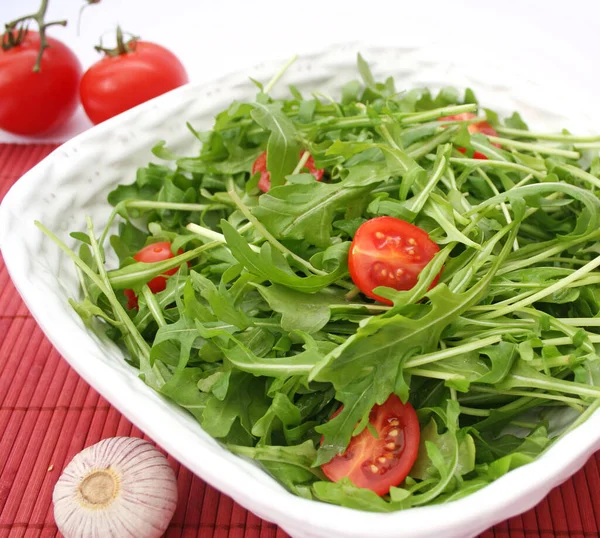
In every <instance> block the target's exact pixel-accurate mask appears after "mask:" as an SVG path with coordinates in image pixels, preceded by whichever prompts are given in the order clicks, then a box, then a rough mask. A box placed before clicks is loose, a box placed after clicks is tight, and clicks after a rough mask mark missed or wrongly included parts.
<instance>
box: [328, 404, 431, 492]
mask: <svg viewBox="0 0 600 538" xmlns="http://www.w3.org/2000/svg"><path fill="white" fill-rule="evenodd" d="M341 410H342V408H341V407H340V409H338V410H337V412H336V413H335V414H334V415H333V417H332V418H334V417H335V416H336V415H337V414H338V413H339V412H340V411H341ZM369 422H370V423H371V425H372V426H373V427H374V428H375V431H377V435H378V437H379V438H378V439H376V438H375V437H374V436H373V434H372V433H371V432H370V431H369V429H368V428H365V429H364V430H363V431H362V432H361V433H359V434H358V435H357V436H356V437H353V438H352V440H351V441H350V444H349V445H348V448H347V449H346V451H345V452H344V453H343V454H340V455H338V456H335V457H334V458H333V459H332V460H331V461H329V462H327V463H325V464H323V465H322V466H321V470H322V471H323V472H324V473H325V476H327V478H329V479H330V480H332V481H333V482H337V481H339V480H341V479H342V478H344V477H345V476H347V477H348V478H349V479H350V481H351V482H352V483H353V484H354V485H355V486H358V487H359V488H367V489H370V490H371V491H374V492H375V493H377V495H385V494H386V493H389V491H390V488H391V487H392V486H398V485H400V484H401V483H402V481H403V480H404V479H405V478H406V477H407V476H408V473H409V472H410V470H411V468H412V466H413V465H414V463H415V460H416V459H417V455H418V452H419V441H420V437H421V431H420V429H419V421H418V419H417V414H416V413H415V410H414V409H413V407H412V405H410V403H408V402H407V403H405V404H403V403H402V401H401V400H400V398H398V396H396V395H395V394H392V395H391V396H390V397H389V398H388V399H387V400H386V402H385V403H384V404H383V405H376V406H374V407H373V409H372V410H371V414H370V415H369Z"/></svg>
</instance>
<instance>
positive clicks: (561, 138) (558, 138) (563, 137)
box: [496, 127, 600, 142]
mask: <svg viewBox="0 0 600 538" xmlns="http://www.w3.org/2000/svg"><path fill="white" fill-rule="evenodd" d="M496 131H498V132H499V133H501V134H505V135H509V136H518V137H522V138H537V139H538V140H552V141H554V142H600V135H593V136H576V135H571V134H562V133H556V134H554V133H535V132H531V131H524V130H522V129H510V128H508V127H497V128H496Z"/></svg>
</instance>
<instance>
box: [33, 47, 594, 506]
mask: <svg viewBox="0 0 600 538" xmlns="http://www.w3.org/2000/svg"><path fill="white" fill-rule="evenodd" d="M358 70H359V73H360V75H361V78H362V80H363V82H362V83H361V82H359V81H357V80H353V81H350V82H348V83H347V84H346V85H345V86H344V87H343V88H342V89H341V100H340V101H334V100H332V99H331V98H327V99H325V98H324V97H323V96H321V95H319V94H313V95H312V96H310V98H305V97H303V96H302V94H301V93H300V92H299V91H298V90H297V89H296V88H293V87H292V88H290V90H291V96H290V97H289V98H287V99H274V98H272V97H271V96H270V95H269V92H270V90H271V88H272V87H273V85H274V84H275V83H276V82H277V81H278V80H279V78H280V77H281V76H282V74H283V71H282V72H280V73H278V74H277V75H276V76H275V77H274V79H273V80H272V81H271V82H269V83H268V84H266V85H265V86H264V88H263V86H262V85H260V84H258V86H259V89H260V92H259V93H258V95H257V97H256V100H255V101H252V102H234V103H232V104H231V106H230V107H229V108H228V109H227V110H224V111H222V112H221V113H219V114H218V115H217V117H216V119H215V123H214V126H213V128H212V130H210V131H208V132H201V133H198V132H197V131H196V130H195V129H194V128H193V127H192V126H189V127H190V130H191V131H192V134H193V135H194V136H196V137H197V138H198V139H199V140H200V141H201V142H202V148H201V150H200V151H199V153H198V154H197V155H193V156H186V157H179V156H177V155H174V154H173V153H172V152H171V151H170V150H168V148H167V147H166V145H165V143H164V142H160V143H158V144H157V145H156V146H155V148H154V149H153V152H154V154H155V155H156V156H158V157H160V158H161V159H163V160H164V161H165V164H162V165H155V164H149V165H148V166H147V167H145V168H141V169H140V170H138V173H137V175H136V177H135V180H134V181H133V182H132V183H130V184H126V185H120V186H119V187H117V188H116V189H115V190H113V191H112V192H111V193H110V194H109V196H108V202H109V203H110V204H111V205H112V206H113V207H114V210H113V213H112V215H111V217H110V219H109V221H108V222H107V223H106V227H105V229H104V231H103V233H102V234H101V235H100V237H98V238H97V237H96V236H95V235H94V231H93V226H92V223H91V221H88V227H87V230H86V233H82V232H74V233H73V234H72V237H73V238H74V239H76V240H78V241H80V242H81V246H80V251H79V254H77V253H75V252H73V251H72V250H71V249H70V248H69V247H68V246H67V245H66V244H65V243H63V242H62V241H61V240H60V239H59V238H57V237H56V236H55V235H54V234H52V232H50V231H49V230H47V229H45V228H44V227H43V225H41V224H39V223H38V224H39V226H40V228H41V229H42V230H43V231H44V232H45V233H47V234H48V235H49V236H50V237H51V238H52V239H53V240H54V241H55V242H56V243H57V244H58V245H59V247H60V248H61V249H62V250H63V251H64V252H65V253H66V254H67V255H68V256H69V257H71V258H72V259H73V261H74V262H75V264H76V266H77V271H78V274H79V276H80V280H81V287H82V297H81V298H79V299H77V300H71V304H72V306H73V308H74V309H75V310H76V311H77V312H78V313H79V314H80V316H81V317H82V319H83V321H84V322H85V324H86V325H87V326H89V327H91V328H93V329H94V330H98V331H104V332H105V333H106V334H107V335H108V336H109V337H110V338H112V339H113V340H115V341H116V342H117V343H118V344H119V345H122V346H123V347H124V348H126V349H127V352H128V361H129V362H130V363H131V364H132V365H133V366H134V367H136V368H138V369H139V371H140V377H141V378H142V379H143V380H144V381H145V382H146V383H147V384H148V385H150V386H151V387H152V388H153V389H155V390H156V391H158V392H159V393H161V394H162V395H164V396H165V397H166V398H168V399H170V400H172V401H173V402H175V403H177V404H179V405H180V406H181V407H182V408H184V409H186V410H187V411H189V412H190V413H191V414H192V415H193V416H194V417H195V418H196V419H197V421H198V422H199V423H200V425H201V426H202V428H203V429H204V430H205V431H206V432H208V433H209V434H210V435H212V436H213V437H215V438H217V439H218V440H219V441H220V442H222V443H223V444H224V445H225V446H226V447H228V448H229V449H230V450H231V451H233V452H234V453H235V454H238V455H240V456H243V457H247V458H251V459H253V460H256V461H257V462H259V463H260V464H261V465H262V466H263V467H264V468H265V470H266V471H267V472H269V473H271V474H272V475H273V476H274V477H276V478H277V479H278V480H279V481H280V482H281V483H282V484H283V485H284V486H285V487H286V488H288V489H289V490H290V491H292V492H294V493H295V494H297V495H300V496H302V497H305V498H309V499H311V498H314V499H318V500H321V501H324V502H329V503H335V504H340V505H343V506H348V507H351V508H356V509H363V510H371V511H378V512H389V511H393V510H400V509H406V508H409V507H411V506H420V505H424V504H430V503H441V502H449V501H452V500H454V499H458V498H461V497H463V496H465V495H468V494H469V493H471V492H474V491H476V490H478V489H480V488H482V487H484V486H485V485H486V484H488V483H489V482H491V481H492V480H495V479H497V478H498V477H500V476H502V475H503V474H505V473H507V472H509V471H510V470H511V469H514V468H516V467H518V466H520V465H524V464H527V463H529V462H530V461H533V460H534V459H535V458H536V457H538V456H539V455H540V454H541V453H542V452H543V451H544V450H545V449H546V448H547V447H548V446H549V445H550V444H551V443H552V442H553V441H554V440H555V439H557V438H558V437H560V436H561V435H563V434H564V431H563V430H561V429H560V428H558V427H554V426H553V417H555V416H556V413H557V412H562V413H565V412H566V413H570V415H568V416H573V417H574V418H573V421H574V422H573V423H574V424H578V423H579V422H580V421H581V420H584V419H585V418H586V417H587V416H589V415H590V414H591V413H592V412H593V411H594V410H595V409H596V408H597V407H598V405H600V356H599V354H598V345H600V272H598V270H597V269H598V266H600V256H599V254H600V246H599V245H600V243H599V242H598V240H599V239H600V232H599V231H598V228H599V224H600V223H599V220H598V219H599V215H600V199H599V197H598V193H599V192H600V177H599V173H600V164H599V163H600V157H598V151H597V149H598V148H599V147H600V144H599V143H600V137H577V136H574V135H570V134H568V133H563V134H544V133H534V132H530V131H529V130H528V127H527V125H526V124H525V123H524V121H523V120H522V119H521V117H520V116H519V115H518V114H517V113H515V114H513V115H512V116H511V117H509V118H507V119H506V120H504V123H502V122H501V121H500V120H499V118H498V115H497V114H495V113H494V112H492V111H489V110H483V109H480V108H479V106H478V104H477V100H476V98H475V95H474V93H473V91H472V90H470V89H467V90H466V92H465V95H464V98H461V97H460V95H459V93H458V92H457V91H456V90H454V89H452V88H445V89H442V90H441V91H440V92H439V93H438V94H437V95H433V94H432V93H431V92H430V91H429V90H427V89H410V90H408V91H405V92H398V91H397V90H396V88H395V85H394V81H393V80H392V79H388V80H386V81H385V82H383V83H382V82H378V81H377V80H376V79H375V77H374V76H373V74H372V72H371V70H370V68H369V66H368V64H367V62H366V61H365V60H364V59H363V58H362V57H359V59H358ZM465 112H470V113H475V114H477V113H478V112H479V113H480V114H481V116H479V117H476V119H469V120H448V119H445V120H444V121H439V119H440V118H445V117H448V116H452V115H455V114H462V113H465ZM486 117H487V121H489V122H491V123H492V124H493V126H494V128H495V129H496V130H497V132H498V133H499V135H500V136H487V135H484V134H481V133H476V134H471V133H469V131H468V129H467V126H468V125H469V124H471V123H474V122H476V121H483V120H484V119H485V118H486ZM459 149H460V150H461V151H459ZM265 150H266V152H267V160H266V162H267V168H268V170H269V173H270V181H271V189H270V191H269V192H268V193H264V194H263V193H261V192H260V191H259V190H258V188H257V183H258V177H257V176H258V174H253V173H252V165H253V163H254V161H255V160H256V158H257V157H258V156H259V155H260V154H261V153H262V152H263V151H265ZM306 152H308V153H310V155H311V156H312V158H313V159H314V161H315V165H316V166H317V167H318V168H323V169H325V176H324V178H323V180H322V181H320V182H318V181H317V180H316V179H315V178H314V177H313V176H312V175H311V174H309V173H307V170H306V168H305V163H306V159H307V157H308V155H307V154H306ZM475 152H478V153H477V154H476V153H475ZM478 154H482V155H484V156H486V157H487V158H486V159H482V158H474V157H475V156H477V155H478ZM381 215H387V216H393V217H397V218H401V219H403V220H406V221H409V222H411V223H413V224H415V225H416V226H419V227H420V228H422V229H424V230H426V231H427V232H428V233H429V235H430V237H431V238H432V239H433V240H434V241H436V242H437V243H438V244H439V245H440V246H441V247H442V249H441V251H440V253H439V254H438V255H437V256H436V257H435V258H434V259H433V260H432V261H431V262H430V264H429V265H428V266H427V267H426V268H425V269H424V270H423V271H422V272H421V275H420V277H419V282H418V284H417V285H416V286H415V287H414V288H413V289H411V290H409V291H396V290H392V289H389V288H377V293H378V294H381V295H383V296H385V297H386V298H389V299H390V301H391V302H392V303H393V305H392V306H385V305H382V304H378V303H374V302H373V301H371V300H370V299H368V298H366V297H364V296H362V295H360V294H359V293H358V290H357V289H356V288H355V287H354V285H353V282H352V281H351V279H350V277H349V275H348V268H347V267H348V264H347V258H348V251H349V245H350V242H351V241H352V239H353V236H354V234H355V232H356V230H357V228H358V227H359V226H360V225H361V224H362V223H364V222H366V221H367V220H368V219H370V218H373V217H376V216H381ZM115 220H117V221H118V232H117V233H116V234H115V235H112V236H111V237H110V238H109V242H110V246H111V247H112V248H113V250H114V251H115V253H116V254H117V256H118V259H119V264H120V265H119V267H117V268H114V269H111V270H108V269H107V268H105V262H104V249H105V248H107V245H106V243H107V241H106V240H107V238H108V234H109V229H110V228H111V225H112V224H113V223H114V221H115ZM156 241H169V242H171V243H172V251H173V253H175V252H178V251H179V250H180V249H181V251H183V253H182V254H177V255H175V256H174V257H172V258H170V259H168V260H165V261H162V262H156V263H151V264H148V263H141V262H136V261H135V260H134V259H133V258H132V256H133V255H134V254H135V253H136V252H137V251H138V250H139V249H140V248H142V247H143V246H145V245H147V244H151V243H153V242H156ZM442 267H443V272H442V275H441V280H440V281H439V283H438V284H437V285H436V286H435V287H433V288H432V289H430V286H431V283H432V282H433V280H434V278H435V276H436V275H437V274H438V273H439V272H440V270H441V269H442ZM170 270H176V271H177V272H176V273H175V274H174V275H172V276H170V277H169V278H168V282H167V286H166V289H165V290H164V291H161V292H159V293H157V294H155V295H154V294H152V292H151V291H150V288H149V287H148V286H147V284H148V282H149V281H150V280H151V279H153V278H155V277H156V276H157V275H160V274H162V273H164V272H165V271H170ZM124 289H128V290H132V293H135V294H136V295H137V297H138V309H137V310H135V309H134V310H127V308H126V303H127V300H126V298H125V296H124V294H123V290H124ZM392 393H395V394H397V395H398V396H400V398H401V399H402V400H403V401H407V400H408V401H410V402H411V403H412V405H413V407H414V408H415V409H416V410H417V413H418V416H419V420H420V425H421V442H420V448H419V453H418V457H417V460H416V462H415V464H414V465H413V467H412V470H411V472H410V474H409V476H408V477H407V478H406V480H405V481H404V483H403V484H400V485H398V487H392V488H391V490H390V493H389V495H386V496H384V497H378V496H377V495H376V494H375V493H373V492H372V491H370V490H365V489H360V488H357V487H356V486H354V485H353V484H352V482H350V480H348V479H343V480H341V481H340V482H337V483H333V482H330V481H328V480H327V479H326V478H325V476H324V475H323V473H322V472H321V470H320V468H319V466H320V465H321V464H323V463H326V462H328V461H329V460H331V458H333V457H334V456H336V455H337V454H341V453H343V452H344V451H345V449H346V447H347V446H348V443H349V442H350V441H351V439H352V437H353V436H355V435H357V434H358V433H359V432H360V431H362V430H363V429H364V428H365V427H369V413H370V411H371V409H372V407H373V406H374V405H376V404H382V403H383V402H385V401H386V400H387V398H388V397H389V396H390V394H392ZM340 405H343V410H342V411H341V412H340V413H339V414H337V415H336V417H335V418H333V419H332V418H331V417H332V415H333V413H334V412H335V411H336V410H338V408H339V407H340Z"/></svg>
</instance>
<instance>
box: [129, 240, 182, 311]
mask: <svg viewBox="0 0 600 538" xmlns="http://www.w3.org/2000/svg"><path fill="white" fill-rule="evenodd" d="M177 254H183V250H181V249H180V250H179V251H178V252H177ZM174 257H175V256H174V255H173V253H172V252H171V243H169V242H168V241H161V242H160V243H152V244H151V245H148V246H146V247H144V248H143V249H142V250H140V251H139V252H138V253H137V254H136V255H135V256H134V257H133V259H134V260H136V261H138V262H144V263H152V262H162V261H163V260H169V259H171V258H174ZM176 272H177V267H173V269H169V270H168V271H165V272H164V273H163V275H174V274H175V273H176ZM148 287H149V288H150V291H151V292H152V293H158V292H159V291H163V290H164V289H165V288H166V287H167V279H166V277H164V276H157V277H154V278H153V279H152V280H151V281H150V282H148ZM123 293H124V294H125V297H127V299H128V302H127V308H128V309H129V310H131V309H132V308H137V306H138V302H137V297H136V295H135V293H134V292H133V290H124V291H123Z"/></svg>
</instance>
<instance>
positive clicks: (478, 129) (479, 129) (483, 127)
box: [438, 112, 500, 159]
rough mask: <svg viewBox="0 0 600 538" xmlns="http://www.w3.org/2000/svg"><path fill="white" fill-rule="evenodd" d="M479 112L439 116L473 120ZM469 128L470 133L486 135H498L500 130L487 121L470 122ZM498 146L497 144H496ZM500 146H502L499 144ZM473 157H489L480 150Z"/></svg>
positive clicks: (462, 150) (462, 151) (457, 119)
mask: <svg viewBox="0 0 600 538" xmlns="http://www.w3.org/2000/svg"><path fill="white" fill-rule="evenodd" d="M476 117H477V114H474V113H473V112H463V113H462V114H456V115H454V116H445V117H443V118H438V121H468V120H472V119H473V118H476ZM467 129H468V130H469V133H471V134H475V133H482V134H484V135H488V136H498V132H497V131H496V129H494V128H493V127H492V126H491V125H490V124H489V123H488V122H487V121H480V122H477V123H470V124H469V125H468V126H467ZM494 145H496V146H497V144H494ZM498 147H500V146H498ZM458 151H460V152H461V153H465V152H466V151H467V150H466V149H465V148H458ZM473 158H474V159H487V157H486V156H485V155H484V154H483V153H480V152H479V151H476V152H475V153H473Z"/></svg>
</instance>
